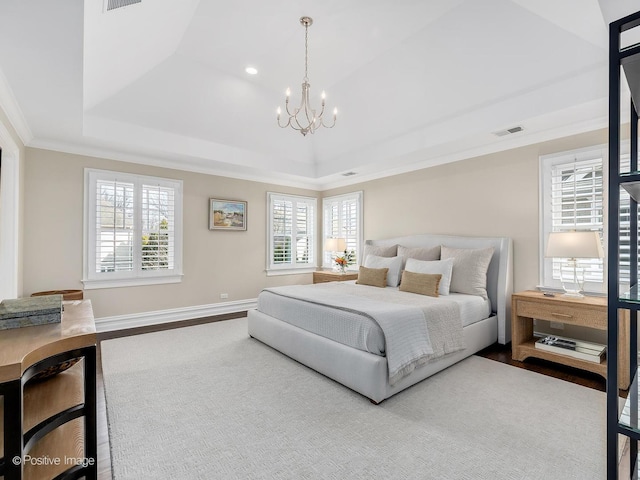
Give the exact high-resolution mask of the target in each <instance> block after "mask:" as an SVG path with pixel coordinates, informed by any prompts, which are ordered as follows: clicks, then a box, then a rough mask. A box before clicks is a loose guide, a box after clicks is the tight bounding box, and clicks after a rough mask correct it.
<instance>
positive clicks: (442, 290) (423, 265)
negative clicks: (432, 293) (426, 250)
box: [404, 258, 453, 295]
mask: <svg viewBox="0 0 640 480" xmlns="http://www.w3.org/2000/svg"><path fill="white" fill-rule="evenodd" d="M404 269H405V270H407V271H408V272H413V273H430V274H438V273H439V274H440V275H442V278H441V279H440V286H439V287H438V294H439V295H449V285H451V273H452V272H453V258H447V259H446V260H435V261H426V260H416V259H415V258H408V259H407V265H406V266H405V267H404Z"/></svg>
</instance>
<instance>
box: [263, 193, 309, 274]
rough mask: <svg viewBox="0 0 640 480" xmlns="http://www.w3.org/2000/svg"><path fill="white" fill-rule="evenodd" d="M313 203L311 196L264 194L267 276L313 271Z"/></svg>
mask: <svg viewBox="0 0 640 480" xmlns="http://www.w3.org/2000/svg"><path fill="white" fill-rule="evenodd" d="M317 204H318V201H317V199H315V198H311V197H299V196H295V195H285V194H281V193H271V192H269V193H267V205H268V206H267V208H268V212H267V217H268V219H269V225H268V228H269V234H268V236H269V238H268V252H267V272H268V273H269V274H270V275H278V274H285V273H303V272H312V271H314V270H315V268H316V265H317V262H316V253H315V252H316V221H317V216H316V210H317Z"/></svg>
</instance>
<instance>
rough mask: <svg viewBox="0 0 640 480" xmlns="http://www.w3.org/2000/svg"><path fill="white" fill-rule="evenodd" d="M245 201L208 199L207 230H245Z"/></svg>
mask: <svg viewBox="0 0 640 480" xmlns="http://www.w3.org/2000/svg"><path fill="white" fill-rule="evenodd" d="M246 229H247V202H243V201H240V200H221V199H219V198H210V199H209V230H246Z"/></svg>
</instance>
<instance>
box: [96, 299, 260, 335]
mask: <svg viewBox="0 0 640 480" xmlns="http://www.w3.org/2000/svg"><path fill="white" fill-rule="evenodd" d="M257 302H258V299H257V298H252V299H248V300H238V301H234V302H223V303H212V304H210V305H197V306H194V307H183V308H173V309H170V310H158V311H155V312H142V313H132V314H130V315H116V316H113V317H102V318H96V319H95V322H96V331H97V332H98V333H100V332H112V331H114V330H124V329H127V328H137V327H147V326H149V325H161V324H163V323H171V322H179V321H182V320H193V319H196V318H205V317H211V316H215V315H225V314H228V313H238V312H244V311H246V310H249V309H251V308H255V307H256V305H257Z"/></svg>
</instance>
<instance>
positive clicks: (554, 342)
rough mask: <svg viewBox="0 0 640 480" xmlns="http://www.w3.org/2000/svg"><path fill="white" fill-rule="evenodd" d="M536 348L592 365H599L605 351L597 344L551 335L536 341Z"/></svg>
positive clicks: (603, 347) (602, 346)
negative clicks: (591, 363)
mask: <svg viewBox="0 0 640 480" xmlns="http://www.w3.org/2000/svg"><path fill="white" fill-rule="evenodd" d="M536 348H539V349H541V350H547V351H549V352H554V353H559V354H561V355H568V356H570V357H575V358H579V359H581V360H586V361H587V362H593V363H601V362H602V359H603V357H604V353H605V350H606V347H605V346H604V345H600V344H599V343H590V342H583V341H582V340H573V339H571V338H563V337H556V336H552V335H549V336H547V337H544V338H541V339H540V340H538V341H537V342H536Z"/></svg>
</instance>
